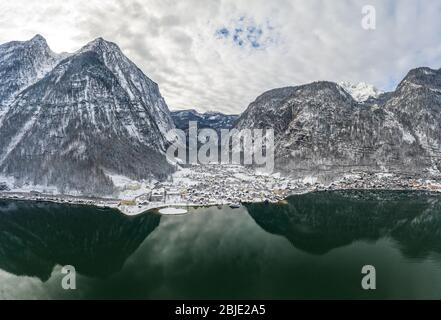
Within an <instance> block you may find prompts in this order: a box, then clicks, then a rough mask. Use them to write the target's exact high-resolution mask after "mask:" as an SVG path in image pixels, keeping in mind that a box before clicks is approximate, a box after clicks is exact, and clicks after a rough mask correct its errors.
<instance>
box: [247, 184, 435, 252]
mask: <svg viewBox="0 0 441 320" xmlns="http://www.w3.org/2000/svg"><path fill="white" fill-rule="evenodd" d="M246 208H247V210H248V212H249V214H250V215H251V216H252V217H253V219H254V220H255V221H256V223H257V224H258V225H259V226H261V227H262V228H263V229H264V230H266V231H267V232H270V233H273V234H277V235H281V236H284V237H286V238H287V239H288V240H289V241H290V242H291V243H292V244H293V246H295V247H296V248H298V249H301V250H303V251H306V252H308V253H311V254H318V255H320V254H325V253H327V252H329V251H330V250H332V249H335V248H339V247H342V246H346V245H349V244H351V243H353V242H355V241H360V240H363V241H377V240H379V239H381V238H384V237H391V238H392V239H394V240H396V241H397V243H398V244H399V247H400V249H401V251H402V253H403V254H404V255H405V256H406V257H408V258H425V257H427V255H429V254H430V253H431V252H437V253H441V196H440V195H437V194H433V193H432V194H431V193H426V192H402V191H396V192H394V191H335V192H317V193H310V194H305V195H300V196H293V197H291V198H289V200H288V201H287V202H286V203H285V204H284V205H272V204H249V205H247V206H246Z"/></svg>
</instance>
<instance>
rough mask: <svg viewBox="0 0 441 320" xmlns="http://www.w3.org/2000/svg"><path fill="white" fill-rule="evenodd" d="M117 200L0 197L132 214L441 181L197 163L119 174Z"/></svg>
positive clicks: (12, 192)
mask: <svg viewBox="0 0 441 320" xmlns="http://www.w3.org/2000/svg"><path fill="white" fill-rule="evenodd" d="M113 179H114V183H115V185H116V186H117V187H118V189H119V191H120V192H119V196H118V197H117V198H114V199H113V198H87V197H81V196H73V195H71V196H69V195H59V194H56V193H53V194H52V195H51V194H49V193H47V191H46V190H41V189H40V190H22V189H13V188H12V189H10V188H8V187H7V186H6V185H4V184H1V183H0V198H2V199H14V200H33V201H44V202H56V203H67V204H80V205H93V206H98V207H106V208H116V209H119V210H120V211H121V212H122V213H124V214H126V215H137V214H140V213H142V212H145V211H148V210H151V209H161V208H167V207H176V208H186V207H197V206H216V205H229V206H230V207H232V208H238V207H240V206H241V205H242V204H243V203H253V202H266V203H278V202H283V201H284V199H286V198H287V197H289V196H291V195H296V194H304V193H308V192H314V191H332V190H362V189H364V190H422V191H430V192H441V181H440V180H438V181H434V180H423V179H418V178H414V177H411V176H408V177H399V176H395V175H393V174H389V173H376V174H375V173H356V172H352V173H351V174H348V175H346V176H345V177H344V178H343V179H341V180H339V181H336V182H333V183H331V184H329V185H327V186H325V185H323V184H321V183H318V182H317V179H316V178H313V177H307V178H304V179H302V180H291V179H289V178H286V177H282V176H281V175H280V174H272V175H268V174H266V175H265V174H260V173H258V172H256V171H255V170H254V169H252V168H249V167H244V166H240V165H219V164H216V165H194V166H190V167H187V168H183V169H181V170H179V171H177V172H176V173H175V174H174V175H173V176H171V177H170V179H169V180H168V181H166V182H150V183H148V182H136V181H132V180H130V179H127V178H124V177H113Z"/></svg>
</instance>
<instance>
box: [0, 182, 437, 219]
mask: <svg viewBox="0 0 441 320" xmlns="http://www.w3.org/2000/svg"><path fill="white" fill-rule="evenodd" d="M334 191H395V192H396V191H403V192H417V191H420V192H428V193H433V194H441V185H440V186H439V188H436V189H434V188H430V187H421V186H417V187H402V186H395V187H390V188H354V187H353V186H352V187H350V186H348V187H344V188H342V187H336V186H329V187H319V188H317V187H311V188H306V189H303V190H297V191H295V190H292V191H291V192H287V193H286V194H287V195H286V197H284V198H283V199H281V200H278V201H267V200H264V201H243V202H241V204H249V203H272V204H277V203H283V202H286V201H287V200H288V199H289V198H290V197H292V196H296V195H304V194H309V193H314V192H334ZM0 200H12V201H30V202H42V203H55V204H65V205H80V206H81V205H82V206H91V207H95V208H102V209H115V210H117V211H118V212H120V213H121V214H123V215H125V216H137V215H140V214H143V213H146V212H149V211H152V212H155V213H157V214H160V215H162V214H161V213H159V210H160V209H164V208H186V209H188V208H204V207H206V208H210V207H216V206H230V205H232V203H228V202H226V201H219V202H213V203H204V204H200V203H150V204H149V205H144V206H137V205H133V206H127V205H121V202H122V201H123V200H121V199H116V198H115V199H114V198H98V197H81V196H70V195H49V194H38V195H33V194H31V193H27V192H8V191H1V192H0Z"/></svg>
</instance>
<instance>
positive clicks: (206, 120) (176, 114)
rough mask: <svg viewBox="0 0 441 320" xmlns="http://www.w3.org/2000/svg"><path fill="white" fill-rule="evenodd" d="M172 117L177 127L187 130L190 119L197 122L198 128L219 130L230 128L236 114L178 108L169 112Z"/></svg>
mask: <svg viewBox="0 0 441 320" xmlns="http://www.w3.org/2000/svg"><path fill="white" fill-rule="evenodd" d="M171 116H172V119H173V121H174V123H175V126H176V128H177V129H181V130H184V131H186V132H187V131H188V126H189V122H190V121H195V122H197V123H198V128H199V129H205V128H211V129H215V130H216V131H218V132H220V130H221V129H231V128H233V126H234V123H235V121H236V120H237V119H238V118H239V116H238V115H227V114H224V113H220V112H206V113H199V112H197V111H196V110H193V109H189V110H180V111H173V112H172V113H171Z"/></svg>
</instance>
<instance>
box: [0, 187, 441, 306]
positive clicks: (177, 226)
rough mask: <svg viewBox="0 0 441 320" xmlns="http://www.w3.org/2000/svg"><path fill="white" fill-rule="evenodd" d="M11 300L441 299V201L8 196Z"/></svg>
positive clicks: (2, 285) (381, 195)
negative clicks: (192, 205)
mask: <svg viewBox="0 0 441 320" xmlns="http://www.w3.org/2000/svg"><path fill="white" fill-rule="evenodd" d="M63 265H73V266H75V268H76V270H77V289H76V290H74V291H66V290H63V289H62V287H61V281H62V278H63V276H65V275H64V274H62V273H61V266H63ZM364 265H373V266H375V267H376V272H377V290H375V291H364V290H362V288H361V280H362V277H363V275H362V274H361V269H362V267H363V266H364ZM0 298H3V299H5V298H6V299H17V298H18V299H24V298H26V299H28V298H30V299H37V298H43V299H102V298H122V299H127V298H142V299H150V298H152V299H162V298H172V299H175V298H176V299H196V298H201V299H214V298H220V299H243V298H250V299H253V298H264V299H271V298H280V299H298V298H320V299H323V298H325V299H328V298H332V299H335V298H349V299H360V298H368V299H371V298H372V299H392V298H404V299H422V298H428V299H440V298H441V197H440V196H439V195H438V196H437V195H431V194H427V193H419V192H355V191H354V192H332V193H330V192H325V193H314V194H308V195H302V196H295V197H292V198H290V199H289V201H288V202H287V203H286V204H281V205H265V204H253V205H248V206H246V207H243V208H241V209H236V210H232V209H230V208H229V207H221V208H217V207H214V208H201V209H193V210H191V211H190V213H189V214H188V215H184V216H159V215H158V214H156V213H146V214H143V215H140V216H137V217H125V216H123V215H122V214H120V213H118V212H117V211H114V210H100V209H96V208H91V207H82V206H65V205H57V204H48V203H33V202H14V201H0Z"/></svg>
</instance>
